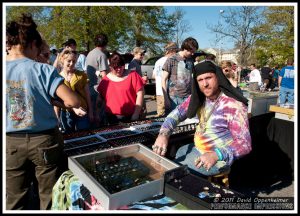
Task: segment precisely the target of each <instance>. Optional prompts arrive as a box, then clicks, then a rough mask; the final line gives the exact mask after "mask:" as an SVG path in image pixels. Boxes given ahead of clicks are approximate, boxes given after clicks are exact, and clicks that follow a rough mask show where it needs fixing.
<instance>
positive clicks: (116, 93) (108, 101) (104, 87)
mask: <svg viewBox="0 0 300 216" xmlns="http://www.w3.org/2000/svg"><path fill="white" fill-rule="evenodd" d="M109 62H110V73H108V74H107V76H105V77H104V78H103V79H102V80H101V82H100V83H99V86H98V88H97V90H98V93H99V95H98V98H97V104H99V103H100V102H101V101H102V100H104V101H105V114H106V122H107V123H110V124H112V123H117V122H119V121H128V120H131V121H136V120H138V119H139V115H140V112H141V109H142V106H143V99H144V85H143V81H142V78H141V77H140V76H139V74H138V73H137V72H136V71H131V72H130V73H129V72H128V71H126V70H125V61H124V59H123V58H122V56H121V55H120V54H119V53H117V52H114V53H113V54H112V55H111V56H110V58H109ZM97 112H98V113H99V112H100V110H99V106H97ZM101 120H102V119H101Z"/></svg>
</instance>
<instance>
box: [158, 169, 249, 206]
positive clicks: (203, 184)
mask: <svg viewBox="0 0 300 216" xmlns="http://www.w3.org/2000/svg"><path fill="white" fill-rule="evenodd" d="M191 185H192V187H191ZM164 192H165V195H166V196H168V197H171V198H172V199H174V200H176V201H177V202H179V203H181V204H183V205H185V206H186V207H188V208H189V209H193V210H211V209H213V207H212V206H213V204H215V203H217V202H219V201H221V200H224V199H225V200H226V199H227V200H236V199H237V198H242V197H244V195H243V194H241V193H238V192H236V191H233V190H231V189H228V188H225V187H223V186H222V185H218V184H214V183H211V182H209V181H208V180H207V179H206V178H203V177H200V176H196V175H193V174H191V173H190V172H189V170H188V168H187V166H181V167H179V168H177V170H174V171H170V172H168V173H166V174H165V191H164Z"/></svg>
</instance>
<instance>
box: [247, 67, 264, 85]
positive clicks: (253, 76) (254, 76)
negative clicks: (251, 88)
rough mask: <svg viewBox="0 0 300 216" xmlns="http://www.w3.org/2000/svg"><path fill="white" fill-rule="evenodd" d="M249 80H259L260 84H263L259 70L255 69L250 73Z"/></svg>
mask: <svg viewBox="0 0 300 216" xmlns="http://www.w3.org/2000/svg"><path fill="white" fill-rule="evenodd" d="M249 82H258V86H261V83H262V81H261V75H260V72H259V70H257V69H254V70H252V71H251V72H250V74H249Z"/></svg>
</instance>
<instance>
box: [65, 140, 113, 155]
mask: <svg viewBox="0 0 300 216" xmlns="http://www.w3.org/2000/svg"><path fill="white" fill-rule="evenodd" d="M110 148H113V146H111V145H110V144H109V143H107V142H104V143H100V144H99V143H95V144H93V145H87V146H81V147H80V148H75V149H65V150H64V152H65V154H66V155H67V156H74V155H80V154H85V153H89V152H93V151H100V150H104V149H110Z"/></svg>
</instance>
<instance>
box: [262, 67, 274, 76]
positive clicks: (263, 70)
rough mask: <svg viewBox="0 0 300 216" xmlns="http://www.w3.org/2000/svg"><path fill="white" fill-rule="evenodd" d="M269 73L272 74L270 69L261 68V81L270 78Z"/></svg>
mask: <svg viewBox="0 0 300 216" xmlns="http://www.w3.org/2000/svg"><path fill="white" fill-rule="evenodd" d="M270 72H272V69H271V68H269V67H263V68H262V69H261V78H262V79H269V78H271V75H270Z"/></svg>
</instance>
